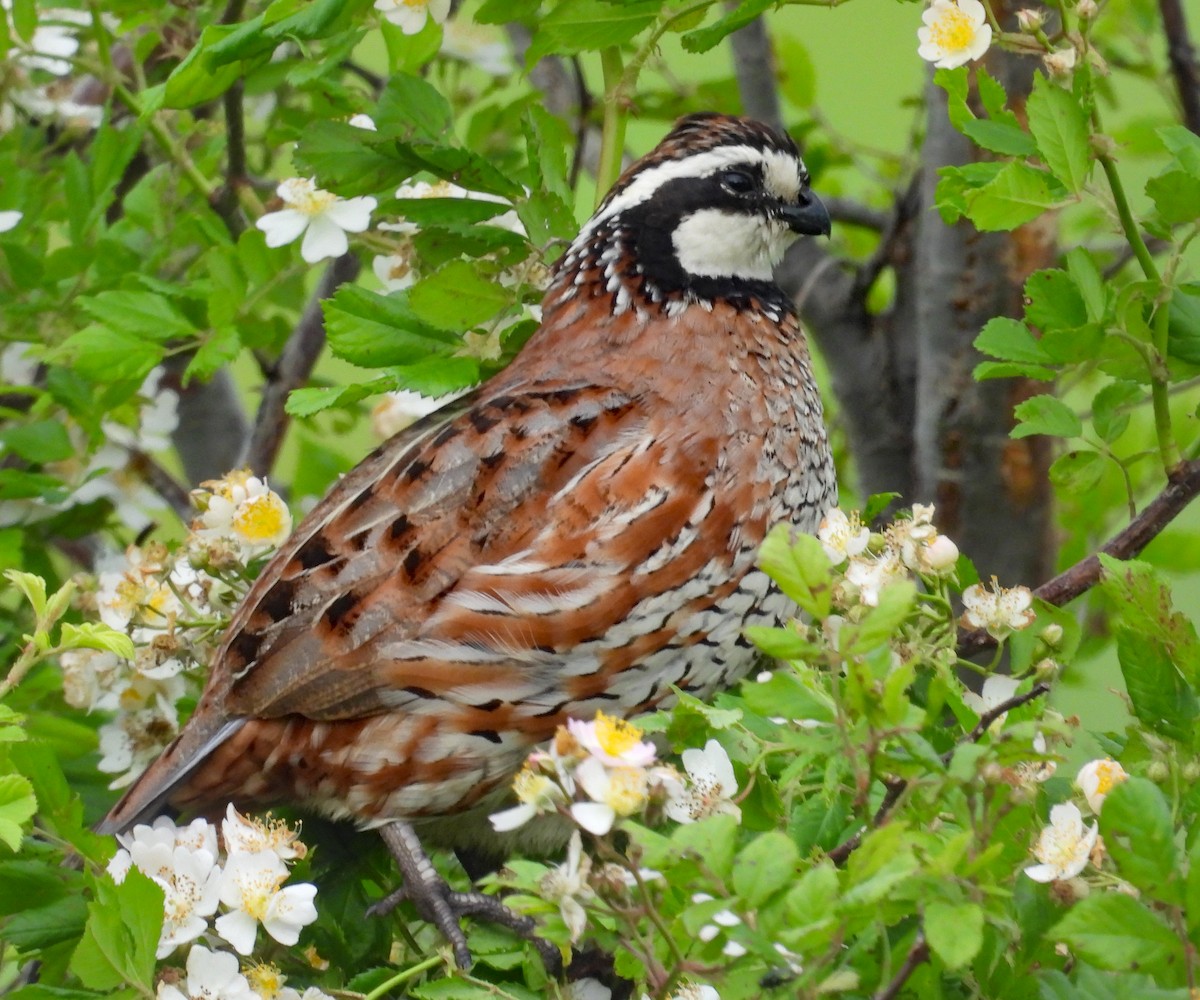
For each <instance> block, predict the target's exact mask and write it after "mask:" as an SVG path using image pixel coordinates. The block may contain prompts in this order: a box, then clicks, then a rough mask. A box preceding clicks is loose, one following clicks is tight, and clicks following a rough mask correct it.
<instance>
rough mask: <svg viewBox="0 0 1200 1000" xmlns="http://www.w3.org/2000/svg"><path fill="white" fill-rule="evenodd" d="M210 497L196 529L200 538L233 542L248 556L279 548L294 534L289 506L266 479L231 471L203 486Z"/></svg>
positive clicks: (195, 525)
mask: <svg viewBox="0 0 1200 1000" xmlns="http://www.w3.org/2000/svg"><path fill="white" fill-rule="evenodd" d="M201 485H202V486H203V487H204V488H205V490H207V491H208V493H209V495H208V496H207V497H206V498H204V500H203V502H204V503H205V504H206V506H205V508H204V510H203V512H202V513H201V515H200V517H199V519H198V521H197V522H196V523H195V524H193V526H192V527H193V530H194V531H195V533H196V534H197V535H198V536H199V537H201V538H204V537H220V538H226V539H229V540H231V541H233V542H234V543H235V544H236V545H237V546H238V547H239V548H240V550H241V551H242V553H243V555H245V556H246V557H251V556H255V555H260V554H262V553H263V552H267V551H269V550H271V549H274V548H278V547H279V546H280V545H282V544H283V542H284V541H286V539H287V537H288V535H290V534H291V532H292V515H291V513H290V512H289V511H288V508H287V504H285V503H284V502H283V499H282V498H281V497H280V496H279V494H278V493H275V492H274V491H273V490H272V489H271V488H270V487H269V486H268V485H267V482H266V480H265V479H259V478H258V477H257V476H251V475H249V474H248V473H246V472H244V471H243V472H231V473H229V474H228V475H227V476H225V477H224V478H223V479H217V480H210V481H208V482H206V483H202V484H201Z"/></svg>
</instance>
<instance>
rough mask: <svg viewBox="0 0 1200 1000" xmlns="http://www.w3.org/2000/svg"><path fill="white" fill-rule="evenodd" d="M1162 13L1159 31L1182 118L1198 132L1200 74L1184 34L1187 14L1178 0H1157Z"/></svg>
mask: <svg viewBox="0 0 1200 1000" xmlns="http://www.w3.org/2000/svg"><path fill="white" fill-rule="evenodd" d="M1158 10H1159V13H1160V14H1161V15H1162V22H1163V34H1164V35H1165V36H1166V39H1167V59H1168V61H1169V62H1170V63H1171V72H1172V74H1174V76H1175V87H1176V89H1177V90H1178V91H1179V105H1180V107H1181V108H1182V109H1183V121H1184V124H1185V125H1187V127H1188V128H1189V129H1191V130H1192V131H1193V132H1195V133H1196V134H1197V135H1200V75H1198V74H1197V70H1196V50H1195V48H1194V47H1193V46H1192V38H1191V35H1189V34H1188V26H1187V18H1186V16H1185V15H1184V12H1183V4H1182V3H1181V2H1180V0H1158Z"/></svg>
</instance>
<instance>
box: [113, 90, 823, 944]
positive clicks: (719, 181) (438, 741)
mask: <svg viewBox="0 0 1200 1000" xmlns="http://www.w3.org/2000/svg"><path fill="white" fill-rule="evenodd" d="M828 232H829V216H828V214H827V213H826V211H825V209H824V207H823V206H822V205H821V203H820V201H818V200H817V198H816V197H815V196H814V195H813V194H812V193H811V191H810V190H809V183H808V174H807V171H806V169H805V166H804V163H803V161H802V160H801V158H800V154H799V152H798V150H797V148H796V146H795V144H794V143H793V142H792V140H791V139H790V138H788V137H787V136H785V135H780V134H779V133H777V132H775V131H772V130H771V129H770V128H768V127H766V126H765V125H762V124H760V123H758V122H754V121H749V120H746V119H741V118H733V117H725V116H720V115H714V114H704V115H692V116H690V117H687V118H684V119H682V120H681V121H680V122H678V124H677V125H676V126H675V128H674V129H673V130H672V131H671V133H670V134H669V135H668V136H667V137H666V138H665V139H664V140H663V141H662V143H661V144H660V145H659V146H658V147H657V148H656V149H655V150H654V151H653V152H651V153H650V154H649V155H647V156H645V157H643V158H642V159H640V160H639V161H638V162H636V163H635V164H633V166H631V167H630V168H629V169H628V170H626V171H625V173H624V174H623V175H622V176H621V178H620V179H619V180H618V181H617V184H616V186H615V187H614V188H613V189H612V191H610V192H609V194H608V196H607V197H606V198H605V199H604V201H603V203H602V204H601V205H600V207H599V208H598V209H597V210H596V213H595V215H593V216H592V218H591V219H590V220H589V221H588V223H587V224H586V225H585V226H584V227H583V230H582V232H580V234H579V236H578V237H577V238H576V239H575V241H574V243H572V245H571V247H570V250H569V251H568V252H567V253H566V254H565V255H564V256H563V258H562V259H561V260H560V261H559V262H558V264H557V267H556V269H555V273H554V278H553V282H552V284H551V286H550V288H549V290H548V292H547V293H546V297H545V300H544V303H543V310H544V313H543V315H544V320H543V323H542V326H541V328H540V329H539V330H538V331H537V333H535V334H534V335H533V337H532V338H531V339H530V340H529V342H528V344H527V345H526V346H525V348H524V350H523V351H522V352H521V354H520V356H519V357H518V358H517V359H516V360H515V361H514V362H513V363H512V364H511V365H510V366H509V367H508V368H507V369H506V370H505V371H504V372H502V373H501V374H500V375H498V376H496V377H495V378H493V379H492V380H491V381H489V382H488V383H486V384H485V385H483V386H481V387H480V388H479V389H478V390H476V391H475V392H474V393H473V394H472V395H471V396H469V397H467V398H465V399H464V400H461V401H459V403H458V404H456V405H455V406H454V407H452V408H450V409H447V410H443V411H439V412H438V413H435V414H434V415H433V416H431V417H429V418H426V419H425V420H424V421H422V422H421V423H419V424H417V425H415V426H413V427H412V428H410V429H409V430H407V431H404V432H402V433H400V434H399V435H397V436H396V437H394V438H392V439H391V440H390V441H388V442H387V443H386V444H384V445H383V446H382V447H381V448H379V449H378V450H376V451H375V452H374V453H373V454H371V455H370V456H368V457H367V458H366V459H365V460H364V461H363V462H362V463H361V464H360V465H359V466H358V467H357V468H355V469H354V470H353V471H352V472H350V473H349V474H348V475H347V476H346V477H345V478H344V479H342V480H341V482H339V483H338V484H337V485H336V486H335V487H334V488H333V490H332V491H331V492H330V494H329V495H328V496H327V497H326V498H325V499H324V500H323V501H322V502H321V503H320V504H319V505H318V506H317V507H316V508H315V509H314V510H313V512H312V513H311V514H310V515H309V516H308V517H307V518H306V519H305V520H304V521H303V522H302V523H301V524H300V526H299V527H298V528H297V529H296V532H295V534H294V536H293V537H292V538H291V539H290V541H289V542H288V543H287V544H286V545H285V546H284V547H283V548H282V549H281V550H280V552H279V553H278V554H277V555H276V556H275V558H274V559H272V560H271V562H270V563H269V564H268V565H267V567H266V568H265V569H264V571H263V573H262V576H261V577H260V578H259V580H258V581H257V583H256V584H255V585H254V587H253V588H252V590H251V591H250V593H249V595H248V596H247V598H246V600H245V602H244V603H243V604H242V606H241V607H240V608H239V609H238V611H237V613H236V614H235V615H234V618H233V621H232V623H231V625H230V627H229V630H228V632H227V633H226V635H225V637H224V640H223V642H222V644H221V646H220V649H219V651H218V652H217V654H216V657H215V659H214V661H213V664H212V672H211V675H210V677H209V679H208V685H207V687H206V689H205V692H204V694H203V696H202V698H201V700H200V703H199V705H198V706H197V708H196V712H195V714H194V715H193V716H192V718H191V721H190V722H188V724H187V725H186V727H185V728H184V730H183V732H182V733H181V734H180V735H179V737H178V739H176V740H175V742H174V743H173V744H172V745H171V746H170V747H169V748H168V749H167V750H166V751H165V752H164V753H163V755H162V756H161V757H160V758H159V759H158V760H157V761H155V763H154V764H153V765H152V766H151V767H150V768H149V770H147V771H146V772H145V773H144V774H143V775H142V776H141V777H140V778H139V779H138V780H137V781H136V782H135V783H134V785H133V786H132V787H131V788H130V789H129V790H128V792H127V793H126V794H125V797H124V798H123V799H122V800H121V801H120V802H119V803H118V804H117V805H116V807H114V808H113V810H112V811H111V812H110V813H109V815H108V816H107V818H106V819H105V820H104V822H103V824H102V827H101V828H102V830H104V831H107V832H116V831H120V830H125V829H128V828H129V827H130V826H132V825H133V824H134V823H138V822H148V821H150V820H151V819H152V818H153V817H154V816H155V815H156V814H158V813H159V812H160V811H162V810H163V808H164V807H169V808H174V809H176V810H181V811H184V812H211V811H213V810H223V809H224V807H225V804H226V803H227V802H231V801H232V802H234V803H235V804H237V805H238V806H239V807H244V808H256V807H262V806H268V805H271V804H277V803H290V804H294V805H299V806H302V807H304V808H307V809H311V810H315V811H318V812H321V813H324V814H326V815H328V816H331V817H334V818H346V819H352V820H354V821H355V822H357V823H359V824H360V825H362V826H364V827H379V828H380V831H381V833H383V834H384V837H385V840H386V841H387V842H388V846H389V847H390V848H391V849H392V852H393V854H395V855H396V856H397V860H398V861H399V862H400V866H401V869H402V873H403V875H404V878H405V883H406V889H407V891H408V894H409V895H410V897H411V898H413V899H414V901H415V902H416V903H417V905H418V909H419V910H420V911H421V913H422V914H423V915H424V916H426V917H427V918H429V919H433V920H435V922H436V923H437V925H438V926H439V927H440V928H441V929H442V931H443V932H444V933H446V934H447V935H448V936H449V937H450V938H451V939H452V941H453V942H454V944H455V950H456V954H457V956H458V958H459V961H460V962H466V961H469V956H468V953H467V951H466V945H465V939H464V938H463V936H462V932H461V930H460V929H459V927H458V923H457V920H456V919H455V915H460V914H462V913H467V912H475V913H483V914H485V915H491V916H494V915H495V914H494V912H492V910H493V909H502V907H500V905H499V904H498V902H497V901H496V900H494V899H491V898H490V897H481V896H479V895H478V894H473V893H466V894H455V893H450V892H449V891H448V890H447V889H446V888H445V886H444V884H441V883H435V878H434V876H433V873H432V869H431V868H430V866H429V864H428V860H427V859H426V858H425V857H424V856H423V855H422V854H421V849H420V844H419V841H418V839H417V834H416V832H415V831H422V832H423V833H425V834H426V835H428V836H432V837H433V838H434V839H436V841H437V842H439V843H443V844H448V845H450V846H455V845H458V846H462V844H463V843H464V842H465V841H468V840H470V839H471V838H477V837H479V836H480V835H481V833H480V831H485V832H486V834H490V835H492V836H495V835H494V834H492V832H491V830H490V827H488V826H487V824H486V822H484V821H483V819H482V817H484V816H485V815H486V814H487V813H488V812H491V811H495V810H496V809H497V808H498V807H499V805H500V803H501V802H502V801H503V799H504V796H505V795H506V793H507V791H508V786H509V782H510V780H511V778H512V776H513V774H514V773H515V772H516V771H517V770H518V769H519V768H520V766H521V764H522V762H523V761H524V759H525V757H526V755H527V753H528V752H529V750H530V749H531V748H532V747H533V746H534V745H535V744H537V743H539V742H542V741H544V740H547V739H549V738H550V737H551V736H552V735H553V733H554V731H555V729H556V727H558V726H559V725H560V724H562V723H563V722H564V721H565V720H566V719H567V718H568V717H570V716H574V717H580V718H591V717H592V716H593V715H594V714H595V712H596V711H597V710H600V709H602V710H603V711H605V712H607V713H609V714H617V715H624V716H628V715H634V714H636V713H638V712H645V711H647V710H649V709H652V708H655V707H656V706H659V705H662V704H664V703H666V702H667V701H668V700H669V699H670V698H671V695H672V691H671V689H672V687H673V686H676V687H678V688H680V689H682V690H684V691H689V692H693V693H695V694H697V695H699V696H702V697H703V696H704V695H705V694H706V693H709V692H711V691H712V690H713V689H715V688H717V687H719V686H721V685H726V684H729V683H731V682H733V681H735V680H737V679H738V678H740V677H741V676H743V675H744V674H745V673H746V671H748V670H749V669H750V667H751V665H752V663H753V660H754V652H753V650H752V649H751V647H750V644H749V643H748V642H747V641H746V639H745V638H744V637H743V635H742V630H743V627H744V626H745V625H747V624H777V623H779V622H780V621H781V620H782V619H784V618H785V617H786V616H788V615H789V614H790V613H791V611H792V608H791V606H790V605H789V602H788V601H787V599H786V598H784V597H783V595H781V594H780V593H779V592H778V591H776V590H774V589H773V587H772V585H771V583H770V581H769V580H768V578H767V577H766V575H765V574H764V573H762V572H761V571H759V570H757V569H756V568H755V565H754V560H755V552H756V550H757V548H758V546H759V543H760V542H761V541H762V539H763V536H764V535H765V534H766V532H767V530H768V529H769V528H770V527H771V526H772V525H774V524H776V523H778V522H788V523H791V524H793V525H795V526H796V527H797V528H798V529H799V530H801V531H815V530H816V527H817V524H818V522H819V520H820V518H821V516H822V514H823V513H824V512H825V511H826V510H828V509H829V508H830V507H832V506H833V505H834V504H835V503H836V485H835V481H834V471H833V463H832V461H831V458H830V452H829V446H828V442H827V439H826V433H825V428H824V425H823V422H822V415H821V401H820V397H819V395H818V392H817V387H816V384H815V383H814V381H813V376H812V371H811V367H810V364H809V355H808V350H807V347H806V345H805V339H804V335H803V333H802V331H801V329H800V326H799V324H798V322H797V319H796V315H795V311H794V309H793V306H792V304H791V302H790V301H789V300H788V299H787V297H786V296H785V295H784V293H783V292H782V291H781V290H780V289H779V288H778V287H777V286H776V285H775V283H774V280H773V278H772V268H773V266H774V265H775V264H777V263H778V262H779V259H780V257H781V256H782V255H783V252H784V250H785V249H786V248H787V246H788V245H789V244H790V243H791V242H792V241H793V240H794V239H795V238H796V236H797V235H798V234H801V233H806V234H813V235H815V234H821V233H828ZM447 819H449V820H451V821H450V822H447ZM439 821H440V822H439ZM482 900H486V902H483V901H482ZM525 929H527V928H525Z"/></svg>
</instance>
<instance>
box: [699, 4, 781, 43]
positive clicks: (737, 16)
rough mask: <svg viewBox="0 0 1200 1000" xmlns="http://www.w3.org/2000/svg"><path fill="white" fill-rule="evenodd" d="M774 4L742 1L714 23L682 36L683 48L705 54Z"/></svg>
mask: <svg viewBox="0 0 1200 1000" xmlns="http://www.w3.org/2000/svg"><path fill="white" fill-rule="evenodd" d="M775 3H776V0H742V2H741V3H739V4H737V5H735V6H734V7H733V8H732V9H730V10H729V12H728V13H727V14H725V15H724V16H723V17H721V18H720V19H719V20H718V21H717V22H716V23H714V24H710V25H709V26H708V27H706V28H697V29H696V30H695V31H689V32H688V33H687V34H686V35H684V36H683V47H684V48H685V49H687V51H688V52H707V51H708V50H709V49H711V48H714V47H715V46H717V45H718V44H719V43H720V42H721V41H722V40H723V39H724V38H726V37H727V36H728V35H731V34H733V33H734V32H735V31H737V30H738V29H739V28H744V27H745V26H746V25H747V24H749V23H750V22H751V21H753V20H754V19H755V18H756V17H758V16H759V15H760V14H762V13H763V12H764V11H768V10H770V9H771V8H772V7H774V6H775Z"/></svg>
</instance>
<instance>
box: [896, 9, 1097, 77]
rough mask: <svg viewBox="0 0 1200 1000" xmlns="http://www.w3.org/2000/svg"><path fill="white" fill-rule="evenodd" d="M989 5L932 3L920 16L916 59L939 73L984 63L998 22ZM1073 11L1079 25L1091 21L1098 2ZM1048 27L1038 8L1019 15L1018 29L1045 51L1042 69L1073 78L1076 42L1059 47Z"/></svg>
mask: <svg viewBox="0 0 1200 1000" xmlns="http://www.w3.org/2000/svg"><path fill="white" fill-rule="evenodd" d="M989 2H990V0H983V2H982V3H981V2H980V0H932V2H931V3H930V4H929V6H928V7H926V8H925V12H924V13H923V14H922V15H921V20H922V21H923V22H924V24H923V25H922V27H920V28H918V29H917V40H918V42H919V43H920V44H919V46H918V48H917V55H919V56H920V57H921V58H922V59H926V60H928V61H929V62H931V63H933V64H934V65H935V66H937V67H938V68H939V69H954V68H955V67H957V66H962V65H965V64H966V63H968V62H974V61H975V60H976V59H982V58H983V55H984V53H986V52H987V50H988V49H989V48H990V47H991V44H992V37H993V32H992V23H989V22H993V23H994V22H995V18H994V17H989V11H988V8H987V7H986V6H985V4H987V3H989ZM1074 7H1075V16H1076V17H1077V18H1079V20H1080V21H1090V20H1091V19H1092V18H1094V17H1095V16H1096V14H1097V13H1098V11H1099V6H1098V3H1097V0H1077V2H1076V3H1075V5H1074ZM1045 23H1046V13H1045V11H1042V10H1037V9H1035V8H1026V9H1024V10H1018V11H1017V27H1019V28H1020V29H1021V31H1022V32H1023V33H1024V34H1026V35H1030V36H1032V39H1031V41H1034V42H1036V43H1037V44H1038V45H1040V46H1041V48H1043V49H1044V51H1043V53H1042V65H1043V66H1044V67H1045V69H1046V72H1047V73H1049V74H1050V75H1051V76H1056V77H1066V76H1070V75H1071V73H1072V72H1074V69H1075V62H1076V60H1077V58H1078V55H1079V52H1078V50H1077V49H1076V48H1075V39H1073V38H1072V37H1071V35H1067V36H1066V40H1067V42H1068V43H1069V44H1067V45H1066V46H1065V47H1056V45H1055V44H1054V43H1053V42H1051V41H1050V39H1049V38H1047V37H1046V34H1045V32H1044V31H1043V30H1042V28H1043V26H1044V25H1045Z"/></svg>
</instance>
